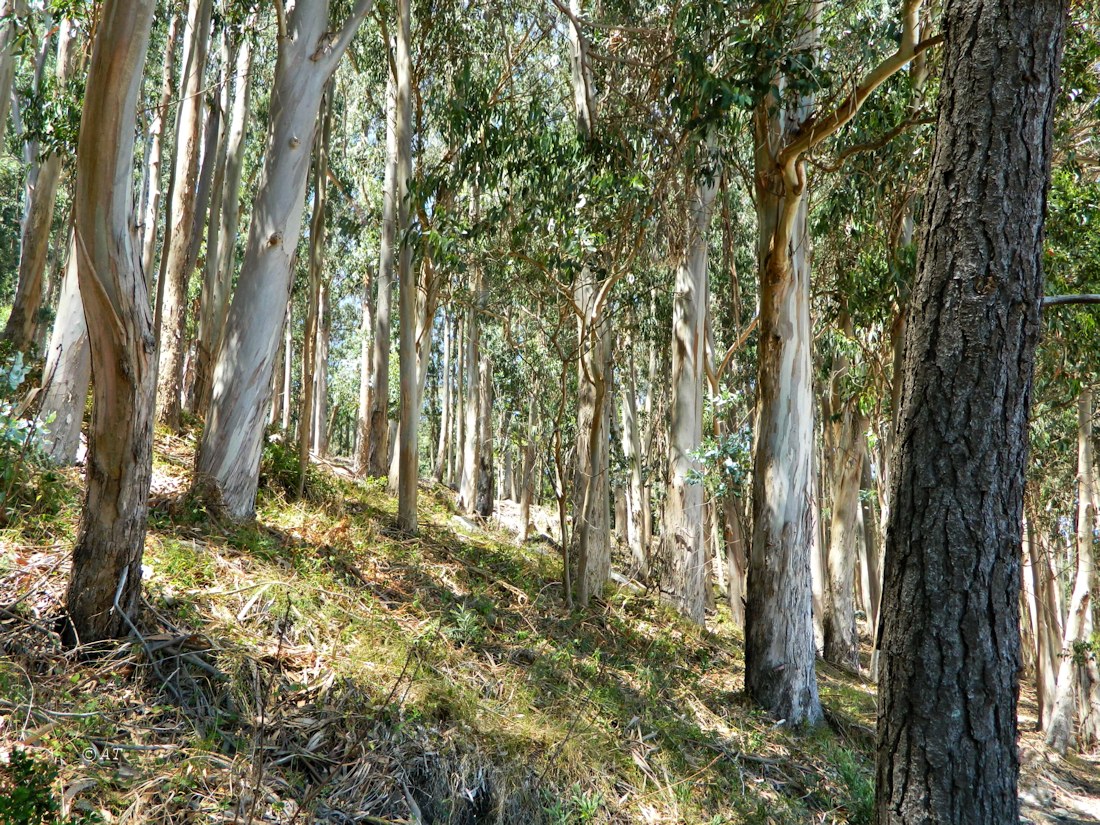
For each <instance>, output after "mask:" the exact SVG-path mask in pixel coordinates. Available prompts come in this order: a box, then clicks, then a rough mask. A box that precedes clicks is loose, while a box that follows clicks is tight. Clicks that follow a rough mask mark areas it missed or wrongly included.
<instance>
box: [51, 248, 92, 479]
mask: <svg viewBox="0 0 1100 825" xmlns="http://www.w3.org/2000/svg"><path fill="white" fill-rule="evenodd" d="M77 256H78V252H77V248H76V240H75V236H74V235H73V234H72V233H71V232H70V242H69V260H68V263H67V264H66V267H65V278H64V280H63V282H62V285H61V298H60V299H59V300H58V304H57V317H56V318H55V319H54V325H53V332H52V333H51V335H50V343H49V346H48V348H47V351H46V366H45V367H44V368H43V370H42V375H43V386H42V391H43V393H44V395H43V397H42V403H41V404H40V405H39V408H38V418H39V421H41V422H43V429H44V430H46V439H45V440H46V444H47V447H46V452H47V454H48V455H49V457H50V460H51V461H53V462H54V463H55V464H60V465H62V466H68V465H71V464H74V463H76V460H77V456H78V454H79V451H80V429H81V426H82V425H83V423H84V403H85V401H87V399H88V387H89V384H90V382H91V379H92V361H91V353H90V350H89V347H88V326H87V324H86V323H85V322H84V304H83V303H82V302H81V300H80V282H79V278H78V275H77V261H78V257H77Z"/></svg>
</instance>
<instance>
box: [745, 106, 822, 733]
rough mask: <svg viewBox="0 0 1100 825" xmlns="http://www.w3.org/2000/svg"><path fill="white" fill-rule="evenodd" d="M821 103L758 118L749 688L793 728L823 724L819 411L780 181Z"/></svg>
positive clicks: (801, 216)
mask: <svg viewBox="0 0 1100 825" xmlns="http://www.w3.org/2000/svg"><path fill="white" fill-rule="evenodd" d="M811 106H812V100H803V101H801V102H800V104H799V105H797V106H795V108H793V109H790V110H783V109H781V108H778V107H776V108H775V109H774V110H773V112H772V113H771V114H769V110H768V108H767V107H766V106H765V107H762V108H761V109H760V110H759V111H758V112H757V114H756V165H757V182H758V185H757V193H756V194H757V220H758V233H759V234H758V237H759V247H758V258H759V267H760V343H759V377H758V383H757V400H756V425H755V427H754V428H753V431H754V434H755V440H756V443H755V448H754V451H753V495H752V498H753V502H752V503H753V536H752V543H751V547H750V552H749V564H748V582H747V587H748V592H747V608H746V615H745V619H746V623H745V686H746V689H747V690H748V693H749V695H750V696H752V697H753V698H754V699H755V700H756V701H757V702H759V703H760V704H761V705H762V706H763V707H764V708H766V709H767V710H769V711H770V712H771V713H772V714H774V715H775V716H776V717H777V718H779V719H785V720H787V722H788V723H790V724H802V723H808V724H814V723H816V722H818V721H819V720H820V719H821V704H820V701H819V699H818V693H817V677H816V675H815V673H814V622H813V615H812V603H813V602H812V596H813V593H812V576H811V563H812V556H811V550H812V548H813V547H814V546H815V544H814V542H815V538H814V536H813V520H812V515H811V501H812V497H813V477H812V468H813V451H814V424H813V421H814V409H813V407H814V405H813V395H812V392H811V388H810V382H811V377H812V368H811V360H810V348H811V346H812V336H811V329H810V259H809V254H810V250H809V243H810V237H809V231H808V227H807V207H806V203H805V200H804V198H803V197H802V195H801V191H800V190H796V191H791V190H792V187H791V184H790V182H789V181H783V180H782V179H780V180H778V181H777V180H776V179H775V176H774V169H775V161H774V157H775V155H776V153H777V151H778V146H780V145H782V144H783V143H785V142H786V141H788V140H789V139H790V137H791V135H792V134H794V133H795V132H797V131H798V129H799V127H800V126H801V124H802V122H803V120H804V119H805V118H806V116H807V114H808V113H809V109H810V107H811Z"/></svg>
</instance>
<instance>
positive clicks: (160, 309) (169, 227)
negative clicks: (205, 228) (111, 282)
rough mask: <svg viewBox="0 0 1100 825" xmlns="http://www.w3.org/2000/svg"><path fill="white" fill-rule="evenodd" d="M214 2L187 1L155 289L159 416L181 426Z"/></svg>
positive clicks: (172, 425) (170, 424)
mask: <svg viewBox="0 0 1100 825" xmlns="http://www.w3.org/2000/svg"><path fill="white" fill-rule="evenodd" d="M212 7H213V0H189V2H188V6H187V24H186V26H185V27H184V32H183V55H184V57H183V60H184V63H183V68H182V71H181V72H180V101H179V110H178V111H177V114H176V150H175V151H176V156H175V162H174V165H173V169H172V182H171V186H170V195H171V205H170V207H169V210H168V213H167V216H166V218H165V224H164V236H165V237H164V248H165V250H166V251H165V253H164V258H163V260H162V261H161V272H160V281H159V283H158V285H157V314H156V324H157V336H158V337H157V344H158V350H159V355H158V357H159V367H158V370H157V410H158V413H157V415H158V418H159V420H160V421H161V423H163V424H164V425H165V426H167V427H168V428H169V429H171V430H179V428H180V408H181V396H182V385H181V382H182V380H183V362H184V356H185V354H186V332H187V285H188V282H189V281H190V280H191V274H192V272H193V271H194V269H195V258H194V257H193V256H192V251H193V250H194V244H193V243H192V235H193V232H194V227H195V212H196V209H197V195H198V192H197V188H198V186H197V185H198V176H199V155H200V152H201V150H202V142H203V140H202V138H203V114H202V110H203V101H204V99H205V97H206V95H205V92H204V88H203V84H204V83H205V78H206V56H207V51H208V49H209V46H210V17H211V10H212Z"/></svg>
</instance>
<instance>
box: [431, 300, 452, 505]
mask: <svg viewBox="0 0 1100 825" xmlns="http://www.w3.org/2000/svg"><path fill="white" fill-rule="evenodd" d="M453 341H454V335H452V333H451V323H450V319H449V318H448V317H447V314H446V312H444V314H443V365H442V369H443V374H442V375H441V376H440V379H439V380H440V381H441V382H442V386H441V387H440V395H441V398H440V402H439V443H438V445H437V446H436V451H435V471H434V473H433V477H434V478H435V481H436V483H440V482H442V481H443V476H444V475H445V474H446V472H447V453H448V447H449V445H450V437H451V366H452V365H451V362H452V361H453V360H454V359H453V356H452V355H451V348H452V346H453Z"/></svg>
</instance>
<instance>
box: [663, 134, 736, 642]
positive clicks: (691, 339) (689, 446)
mask: <svg viewBox="0 0 1100 825" xmlns="http://www.w3.org/2000/svg"><path fill="white" fill-rule="evenodd" d="M697 151H698V152H699V153H700V157H699V158H698V163H697V164H696V166H697V168H696V169H694V170H693V171H694V174H693V175H692V177H697V178H698V179H695V180H691V181H690V184H689V185H690V186H691V194H690V199H689V206H688V215H687V232H686V238H687V242H686V245H685V248H684V251H683V258H682V260H681V262H680V265H679V266H678V267H677V268H676V291H675V294H674V296H673V301H672V401H671V404H670V407H671V413H672V414H671V417H670V420H669V445H668V446H669V453H668V487H667V492H666V496H665V511H664V524H663V528H664V529H663V530H662V541H661V544H662V547H661V561H662V571H663V575H662V579H663V583H662V588H661V589H662V591H664V594H665V597H666V598H668V599H669V600H670V601H671V602H672V604H673V606H674V607H675V608H676V610H677V611H678V612H679V613H680V614H681V615H682V616H684V617H686V618H688V619H690V620H691V621H693V622H695V623H696V624H699V625H701V624H703V622H704V619H705V614H706V589H707V575H706V548H705V541H704V530H705V521H704V518H703V485H702V484H701V483H700V475H701V472H702V464H701V463H700V461H699V459H698V457H697V455H696V453H697V452H698V450H699V447H700V446H701V444H702V443H703V394H704V392H705V388H706V330H705V327H706V317H707V300H708V289H707V234H708V233H707V229H708V227H709V225H710V215H711V205H712V204H713V203H714V196H715V193H716V192H717V178H718V176H719V175H720V174H721V173H720V171H719V170H717V169H716V168H714V166H713V160H712V159H711V158H710V157H708V155H709V147H707V146H706V144H704V143H702V142H700V143H699V144H698V146H697ZM708 178H709V179H708Z"/></svg>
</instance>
